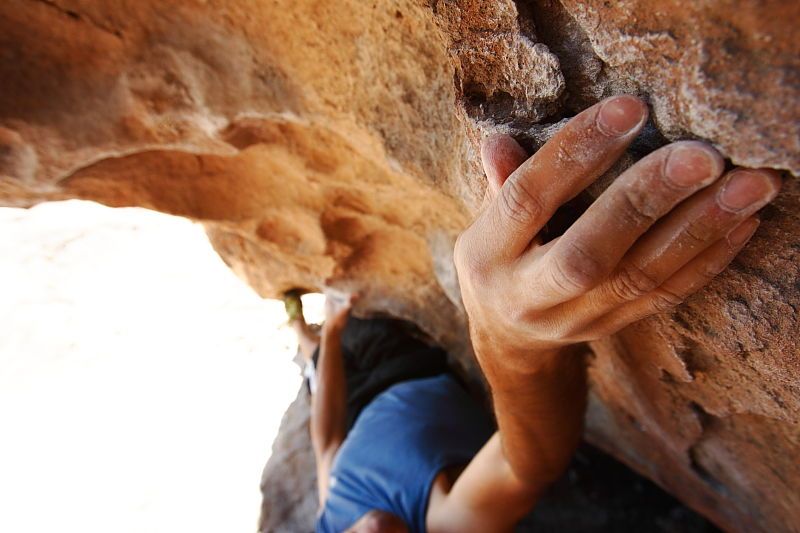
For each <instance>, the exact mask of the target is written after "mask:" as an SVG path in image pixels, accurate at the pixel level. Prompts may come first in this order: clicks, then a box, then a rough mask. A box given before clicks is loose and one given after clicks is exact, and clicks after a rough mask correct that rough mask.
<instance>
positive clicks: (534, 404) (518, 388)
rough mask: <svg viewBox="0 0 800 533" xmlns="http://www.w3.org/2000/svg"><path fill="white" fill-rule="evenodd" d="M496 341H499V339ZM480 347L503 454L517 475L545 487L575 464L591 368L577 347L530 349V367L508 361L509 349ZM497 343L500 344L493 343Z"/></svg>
mask: <svg viewBox="0 0 800 533" xmlns="http://www.w3.org/2000/svg"><path fill="white" fill-rule="evenodd" d="M494 346H495V347H496V345H494ZM476 349H477V350H478V352H477V355H478V360H479V362H480V364H481V367H482V369H483V371H484V374H485V375H486V378H487V381H488V382H489V385H490V388H491V394H492V400H493V403H494V410H495V415H496V417H497V423H498V428H499V433H500V439H501V442H502V449H503V454H504V457H505V459H506V461H507V462H508V463H509V466H510V467H511V470H512V471H513V473H514V474H515V476H516V477H517V478H518V479H519V480H520V481H521V482H522V483H525V484H531V485H533V486H534V487H544V486H546V485H548V484H550V483H552V482H553V481H555V480H556V479H557V478H558V477H559V476H560V475H561V474H562V472H563V471H564V469H565V468H566V466H567V465H568V464H569V461H570V458H571V457H572V454H573V452H574V450H575V448H576V447H577V444H578V441H579V440H580V436H581V433H582V425H583V415H584V411H585V409H586V368H585V364H584V360H583V357H582V356H581V355H580V354H579V353H578V352H577V350H575V349H569V348H567V349H562V350H552V351H547V352H541V353H528V354H525V356H524V357H525V358H526V359H528V360H530V359H536V360H537V361H539V363H537V364H536V365H532V368H529V369H527V370H526V371H521V370H519V369H518V368H513V367H509V366H508V365H506V364H505V363H504V361H508V360H509V359H510V357H509V354H505V353H493V352H491V351H489V349H480V348H476ZM492 349H496V348H494V347H493V348H492Z"/></svg>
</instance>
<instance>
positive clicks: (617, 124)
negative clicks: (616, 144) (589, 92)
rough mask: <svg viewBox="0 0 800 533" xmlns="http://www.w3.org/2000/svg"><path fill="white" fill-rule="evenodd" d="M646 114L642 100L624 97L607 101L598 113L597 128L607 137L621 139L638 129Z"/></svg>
mask: <svg viewBox="0 0 800 533" xmlns="http://www.w3.org/2000/svg"><path fill="white" fill-rule="evenodd" d="M644 114H645V107H644V104H643V103H642V101H641V100H639V99H638V98H634V97H633V96H628V95H623V96H617V97H615V98H612V99H610V100H607V101H606V102H605V103H604V104H603V105H602V106H600V111H599V112H598V113H597V127H598V128H599V129H600V131H602V132H603V133H605V134H606V135H609V136H612V137H620V136H622V135H624V134H626V133H628V132H629V131H632V130H633V129H635V128H636V126H638V125H639V124H640V123H641V122H642V118H643V117H644Z"/></svg>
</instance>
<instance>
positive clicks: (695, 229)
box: [683, 220, 712, 246]
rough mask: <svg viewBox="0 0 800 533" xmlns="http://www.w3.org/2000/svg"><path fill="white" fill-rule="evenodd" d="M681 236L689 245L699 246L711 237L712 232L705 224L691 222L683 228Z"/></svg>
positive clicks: (695, 221)
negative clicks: (682, 235)
mask: <svg viewBox="0 0 800 533" xmlns="http://www.w3.org/2000/svg"><path fill="white" fill-rule="evenodd" d="M683 234H684V236H685V238H686V240H687V241H688V242H689V244H690V245H693V246H699V245H703V244H705V243H707V242H708V241H709V240H710V239H711V237H712V231H711V229H710V228H709V227H708V225H707V224H705V223H703V222H700V221H697V220H692V221H691V222H689V224H688V225H687V226H686V228H684V230H683Z"/></svg>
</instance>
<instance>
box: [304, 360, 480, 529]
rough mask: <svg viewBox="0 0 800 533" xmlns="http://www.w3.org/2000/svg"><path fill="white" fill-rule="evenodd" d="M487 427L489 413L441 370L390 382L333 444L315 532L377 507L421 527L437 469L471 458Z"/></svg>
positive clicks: (343, 526)
mask: <svg viewBox="0 0 800 533" xmlns="http://www.w3.org/2000/svg"><path fill="white" fill-rule="evenodd" d="M493 432H494V425H493V422H492V420H491V418H490V416H489V415H488V413H486V411H485V410H484V409H482V408H481V407H480V406H479V405H478V404H477V403H476V402H475V400H473V399H472V398H471V397H470V396H469V395H468V394H467V393H466V391H465V390H464V389H463V388H462V387H461V386H460V385H459V384H458V383H457V382H456V381H455V380H454V379H453V378H452V377H451V376H449V375H447V374H442V375H440V376H436V377H433V378H425V379H418V380H413V381H406V382H403V383H399V384H397V385H394V386H393V387H391V388H389V389H387V390H386V391H384V392H383V393H381V394H380V395H378V396H377V397H376V398H375V399H374V400H373V401H372V402H371V403H370V404H369V405H368V406H367V407H366V408H365V409H364V410H363V411H362V412H361V414H360V415H359V417H358V420H357V421H356V423H355V425H354V426H353V428H352V429H351V430H350V433H349V434H348V435H347V438H346V439H345V441H344V442H343V443H342V446H341V448H339V451H338V452H337V455H336V458H335V459H334V462H333V466H332V468H331V477H330V482H329V485H328V487H329V488H328V499H327V500H326V502H325V507H324V508H323V509H322V512H321V514H320V516H319V519H318V520H317V527H316V530H317V531H318V532H320V533H333V532H335V533H339V532H341V531H344V530H346V529H347V528H349V527H350V526H352V525H353V524H354V523H355V522H356V521H357V520H358V519H359V518H361V517H362V516H363V515H364V514H366V513H367V512H368V511H371V510H373V509H379V510H382V511H388V512H390V513H393V514H395V515H397V516H399V517H400V518H401V519H403V521H404V522H405V523H406V524H407V525H408V527H409V529H410V531H412V532H419V533H422V532H424V531H425V515H426V513H427V510H428V497H429V495H430V490H431V486H432V484H433V480H434V479H435V477H436V475H437V474H438V473H439V472H440V471H441V470H442V469H443V468H446V467H448V466H453V465H459V464H465V463H468V462H469V461H470V460H472V458H473V457H474V456H475V454H476V453H478V450H480V448H481V447H482V446H483V445H484V444H485V443H486V441H488V440H489V437H491V436H492V433H493Z"/></svg>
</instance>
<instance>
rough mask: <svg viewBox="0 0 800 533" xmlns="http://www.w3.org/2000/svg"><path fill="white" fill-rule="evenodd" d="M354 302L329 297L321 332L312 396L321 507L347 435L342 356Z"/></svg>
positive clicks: (313, 438) (345, 391) (312, 438)
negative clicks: (343, 334) (343, 301)
mask: <svg viewBox="0 0 800 533" xmlns="http://www.w3.org/2000/svg"><path fill="white" fill-rule="evenodd" d="M350 305H351V302H347V303H345V304H343V305H339V306H337V305H335V303H334V302H332V301H331V299H328V301H327V304H326V310H325V311H326V312H325V324H324V325H323V326H322V333H321V335H320V346H319V359H318V360H317V368H316V372H317V390H316V393H315V394H314V395H313V396H312V397H311V427H310V430H311V444H312V446H313V448H314V458H315V459H316V464H317V491H318V494H319V504H320V507H322V506H324V505H325V500H326V499H327V497H328V480H329V477H330V471H331V466H332V465H333V459H334V457H335V456H336V452H337V451H338V450H339V446H341V444H342V442H343V441H344V438H345V436H346V434H347V428H346V416H347V411H346V406H347V381H346V379H345V371H344V361H343V358H342V343H341V339H342V332H343V331H344V327H345V326H346V325H347V318H348V316H349V314H350Z"/></svg>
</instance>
